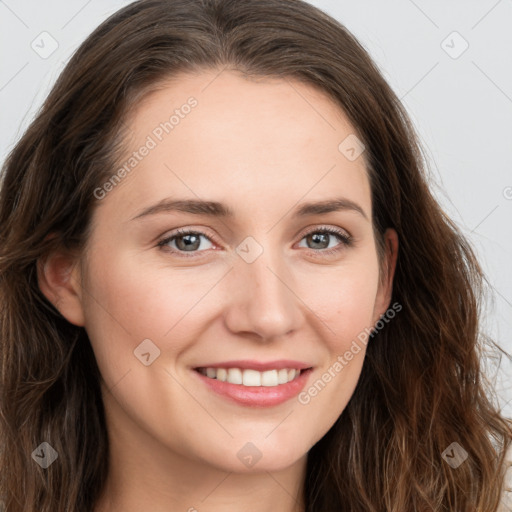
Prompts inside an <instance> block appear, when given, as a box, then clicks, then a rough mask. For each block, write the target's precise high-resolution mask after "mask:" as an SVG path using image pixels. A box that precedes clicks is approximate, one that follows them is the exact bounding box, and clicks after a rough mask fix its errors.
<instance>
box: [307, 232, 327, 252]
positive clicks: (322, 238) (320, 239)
mask: <svg viewBox="0 0 512 512" xmlns="http://www.w3.org/2000/svg"><path fill="white" fill-rule="evenodd" d="M310 236H311V238H312V240H313V243H315V244H322V243H323V244H325V247H327V246H328V245H329V241H328V236H329V234H328V233H313V234H312V235H310ZM325 247H320V248H321V249H325ZM317 249H318V247H317Z"/></svg>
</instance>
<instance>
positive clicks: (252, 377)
mask: <svg viewBox="0 0 512 512" xmlns="http://www.w3.org/2000/svg"><path fill="white" fill-rule="evenodd" d="M199 371H200V373H202V374H203V375H206V376H207V377H209V378H210V379H217V380H221V381H223V382H229V383H230V384H242V385H243V386H248V387H255V386H278V385H279V384H286V383H288V382H290V381H292V380H294V379H295V378H296V377H298V376H299V375H300V370H296V369H295V368H282V369H280V370H266V371H264V372H259V371H257V370H241V369H240V368H227V369H226V368H212V367H208V368H201V369H200V370H199Z"/></svg>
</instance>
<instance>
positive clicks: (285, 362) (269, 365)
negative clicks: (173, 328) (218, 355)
mask: <svg viewBox="0 0 512 512" xmlns="http://www.w3.org/2000/svg"><path fill="white" fill-rule="evenodd" d="M195 368H196V369H197V368H240V369H241V370H257V371H265V370H281V369H283V368H295V369H297V370H305V369H307V368H312V365H310V364H308V363H302V362H300V361H292V360H291V359H279V360H278V361H267V362H263V361H255V360H249V359H240V360H237V361H223V362H220V363H208V364H203V365H199V366H196V367H195Z"/></svg>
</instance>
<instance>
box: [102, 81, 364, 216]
mask: <svg viewBox="0 0 512 512" xmlns="http://www.w3.org/2000/svg"><path fill="white" fill-rule="evenodd" d="M127 125H128V127H129V128H130V130H131V135H130V137H129V139H128V140H129V148H130V151H128V152H127V154H126V155H125V156H124V160H123V161H121V162H119V165H123V164H126V163H127V162H128V161H129V159H130V155H132V156H131V158H132V160H133V159H136V161H132V164H135V165H133V167H132V168H131V169H130V171H129V172H128V173H127V174H129V175H128V176H127V177H126V178H125V179H124V181H125V182H126V183H122V187H119V190H114V191H113V193H112V194H111V196H112V197H111V198H109V201H110V202H116V201H124V204H125V205H126V204H128V203H129V204H133V205H142V204H146V203H147V202H148V201H154V200H157V199H162V198H164V197H166V196H173V195H179V196H180V197H183V196H184V195H186V196H187V197H194V196H195V197H196V198H197V197H204V198H207V199H213V200H219V201H222V202H227V203H230V204H231V205H232V206H233V209H234V210H235V211H236V209H237V206H239V207H240V208H242V207H245V208H251V209H252V210H253V212H254V211H255V209H257V208H259V207H260V206H262V205H264V206H265V207H266V208H268V207H269V205H274V206H275V208H276V209H275V213H278V212H279V210H282V209H283V208H284V206H285V205H288V206H292V203H296V202H297V201H299V200H300V199H301V198H302V197H305V196H307V197H305V198H306V199H308V200H315V199H325V198H326V197H328V196H329V197H330V196H339V195H346V196H350V198H351V199H353V200H357V201H358V202H359V203H364V205H365V208H366V209H367V211H368V212H370V211H371V204H369V202H368V201H369V198H370V191H369V182H368V179H367V172H366V167H365V161H364V154H362V155H361V156H360V157H359V158H355V159H353V158H347V153H346V152H345V150H346V145H347V143H346V142H345V141H347V140H348V141H352V138H353V137H355V136H356V130H355V128H354V127H353V126H352V125H351V124H350V122H349V121H348V119H347V118H346V116H345V115H344V113H343V111H342V110H341V108H340V107H339V106H338V105H336V104H335V103H334V102H333V100H332V99H331V98H329V97H328V96H327V95H326V94H325V93H323V92H322V91H319V90H318V89H316V88H314V87H313V86H311V85H308V84H304V83H301V82H299V81H296V80H292V79H288V78H279V79H277V78H272V79H269V78H265V79H248V78H247V77H245V76H242V75H241V74H239V73H235V72H233V71H222V72H220V73H219V71H204V72H201V73H196V74H183V75H180V76H178V77H175V78H174V79H173V80H172V81H168V82H165V83H162V84H160V85H159V88H158V89H157V90H156V91H153V92H152V93H150V94H149V95H147V96H146V97H145V98H144V100H143V101H142V102H140V104H138V105H135V108H134V109H133V111H132V112H131V115H130V117H129V119H128V121H127ZM356 140H357V139H356ZM144 146H146V147H149V148H150V149H149V150H144V154H145V155H144V156H143V157H140V154H139V155H137V157H135V156H133V154H132V152H134V153H140V151H139V150H140V149H141V148H143V147H144ZM356 150H358V148H357V147H356ZM349 156H350V155H349ZM237 201H238V203H237ZM279 207H280V208H279Z"/></svg>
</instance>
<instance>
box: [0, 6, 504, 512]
mask: <svg viewBox="0 0 512 512" xmlns="http://www.w3.org/2000/svg"><path fill="white" fill-rule="evenodd" d="M0 226H1V227H0V242H1V243H0V247H1V249H0V251H1V252H0V276H1V278H0V289H1V293H2V301H1V303H2V316H1V320H0V323H1V329H2V331H1V343H2V365H3V366H2V406H1V407H2V408H1V410H2V415H1V425H2V427H1V428H2V443H3V444H2V450H1V454H2V455H1V457H2V461H1V462H2V476H1V479H2V483H1V494H2V496H3V497H4V498H3V501H4V503H5V509H6V510H7V511H8V512H17V511H27V510H30V511H31V510H38V511H52V512H53V511H68V510H73V511H84V512H85V511H94V512H107V511H114V510H123V511H125V512H130V511H132V510H152V511H156V510H158V511H171V510H172V511H174V510H188V511H194V510H197V511H206V510H208V511H217V510H223V511H229V510H240V509H242V510H251V511H260V510H268V509H270V508H271V507H272V509H274V510H280V511H308V512H309V511H340V510H346V511H352V512H353V511H412V510H418V511H419V510H436V511H445V510H446V511H447V510H458V511H463V510H464V511H481V512H484V511H485V512H490V511H496V510H500V507H501V509H503V507H504V506H505V505H504V501H503V498H504V496H505V494H504V484H503V479H504V476H505V469H506V463H505V454H506V451H507V449H508V447H509V446H510V441H511V436H512V425H511V423H510V420H508V419H506V418H504V417H502V416H501V415H500V412H499V411H498V410H497V408H496V407H495V405H494V403H493V401H492V399H491V397H490V395H491V394H492V390H491V389H487V388H486V386H485V380H484V378H483V375H482V374H481V370H480V354H481V348H482V346H481V336H480V333H479V321H478V317H479V305H480V300H481V294H482V283H483V279H484V277H483V274H482V271H481V268H480V267H479V265H478V262H477V261H476V259H475V256H474V253H473V251H472V249H471V247H470V246H469V244H468V242H467V240H465V239H464V238H463V236H462V235H461V234H460V232H459V231H458V230H457V227H456V226H455V224H454V223H453V222H452V221H451V220H450V219H449V218H447V217H446V215H445V214H444V213H443V211H442V210H441V208H440V207H439V205H438V204H437V203H436V201H435V200H434V198H433V196H432V195H431V193H430V191H429V188H428V186H427V182H426V179H425V175H424V171H423V168H422V159H421V153H420V148H419V146H418V143H417V140H416V137H415V135H414V131H413V128H412V126H411V123H410V121H409V120H408V117H407V115H406V113H405V111H404V109H403V107H402V106H401V105H400V103H399V102H398V100H397V98H396V96H395V95H394V94H393V92H392V90H391V89H390V87H389V86H388V85H387V84H386V82H385V81H384V79H383V78H382V76H381V75H380V73H379V72H378V70H377V69H376V67H375V65H374V64H373V62H372V61H371V59H370V57H369V56H368V55H367V53H366V52H365V51H364V49H363V48H362V47H361V46H360V45H359V43H358V42H357V41H356V40H355V39H354V38H353V36H351V35H350V34H349V33H348V31H347V30H346V29H345V28H344V27H342V26H341V25H340V24H339V23H338V22H336V21H334V20H333V19H331V18H330V17H328V16H327V15H326V14H324V13H322V12H320V11H319V10H317V9H315V8H314V7H312V6H310V5H308V4H306V3H303V2H298V1H292V0H284V1H283V0H279V1H273V0H256V1H254V0H251V1H249V0H237V1H234V0H203V1H201V0H193V1H184V0H182V1H179V0H142V1H139V2H135V3H133V4H130V5H128V6H127V7H125V8H123V9H121V10H120V11H118V12H117V13H116V14H114V15H113V16H111V17H110V18H109V19H108V20H106V21H105V22H104V23H103V24H102V25H101V26H100V27H99V28H98V29H96V30H95V31H94V33H93V34H91V36H90V37H89V38H88V39H87V40H86V41H85V42H84V43H83V45H82V46H81V47H80V48H79V50H78V51H77V53H76V54H75V55H74V56H73V58H72V59H71V61H70V62H69V64H68V65H67V67H66V68H65V70H64V71H63V73H62V74H61V76H60V77H59V79H58V81H57V83H56V84H55V86H54V88H53V90H52V91H51V93H50V94H49V96H48V98H47V100H46V102H45V104H44V106H43V108H42V110H41V112H40V113H39V115H38V116H37V118H36V119H35V120H34V121H33V123H32V124H31V126H30V127H29V129H28V130H27V132H26V133H25V134H24V136H23V137H22V138H21V140H20V141H19V142H18V144H17V145H16V147H15V148H14V150H13V151H12V153H11V154H10V156H9V158H8V160H7V162H6V164H5V168H4V170H3V173H2V187H1V192H0Z"/></svg>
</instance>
